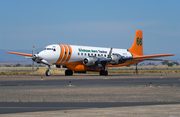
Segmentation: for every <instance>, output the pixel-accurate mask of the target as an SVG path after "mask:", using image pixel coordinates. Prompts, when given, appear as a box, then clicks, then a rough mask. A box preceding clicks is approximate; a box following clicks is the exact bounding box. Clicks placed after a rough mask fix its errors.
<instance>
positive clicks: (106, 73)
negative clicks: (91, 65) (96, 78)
mask: <svg viewBox="0 0 180 117" xmlns="http://www.w3.org/2000/svg"><path fill="white" fill-rule="evenodd" d="M99 74H100V76H103V75H104V76H107V75H108V71H107V70H106V71H104V70H101V71H100V72H99Z"/></svg>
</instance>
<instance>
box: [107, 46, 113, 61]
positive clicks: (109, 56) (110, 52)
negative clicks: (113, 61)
mask: <svg viewBox="0 0 180 117" xmlns="http://www.w3.org/2000/svg"><path fill="white" fill-rule="evenodd" d="M112 49H113V48H112V47H111V49H110V51H109V55H108V57H107V58H111V54H112Z"/></svg>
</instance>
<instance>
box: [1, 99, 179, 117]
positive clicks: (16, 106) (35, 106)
mask: <svg viewBox="0 0 180 117" xmlns="http://www.w3.org/2000/svg"><path fill="white" fill-rule="evenodd" d="M168 104H180V102H100V103H98V102H90V103H88V102H78V103H76V102H21V103H19V102H0V114H7V113H22V112H37V111H54V110H71V109H87V108H108V107H128V106H150V105H168Z"/></svg>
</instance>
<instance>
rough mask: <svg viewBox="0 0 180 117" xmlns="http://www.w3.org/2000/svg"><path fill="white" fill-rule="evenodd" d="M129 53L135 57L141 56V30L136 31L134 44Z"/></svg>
mask: <svg viewBox="0 0 180 117" xmlns="http://www.w3.org/2000/svg"><path fill="white" fill-rule="evenodd" d="M129 52H131V53H132V54H136V55H143V33H142V30H137V31H136V35H135V39H134V43H133V45H132V47H131V48H130V49H129Z"/></svg>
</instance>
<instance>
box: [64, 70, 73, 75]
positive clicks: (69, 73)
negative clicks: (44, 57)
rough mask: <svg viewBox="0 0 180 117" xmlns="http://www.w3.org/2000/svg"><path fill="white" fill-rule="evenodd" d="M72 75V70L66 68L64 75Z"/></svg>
mask: <svg viewBox="0 0 180 117" xmlns="http://www.w3.org/2000/svg"><path fill="white" fill-rule="evenodd" d="M72 75H73V71H72V70H69V69H67V70H66V71H65V76H72Z"/></svg>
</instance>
